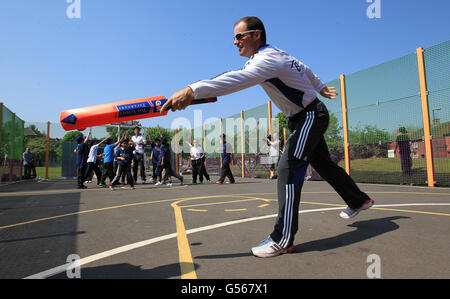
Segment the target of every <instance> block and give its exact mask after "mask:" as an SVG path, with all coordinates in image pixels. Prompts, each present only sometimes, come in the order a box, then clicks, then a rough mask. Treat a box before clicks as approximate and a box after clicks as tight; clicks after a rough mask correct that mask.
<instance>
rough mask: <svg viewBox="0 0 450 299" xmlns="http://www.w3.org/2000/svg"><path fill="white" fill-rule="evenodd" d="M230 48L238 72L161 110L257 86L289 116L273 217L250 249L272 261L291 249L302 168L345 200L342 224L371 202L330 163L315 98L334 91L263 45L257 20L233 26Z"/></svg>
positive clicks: (201, 84)
mask: <svg viewBox="0 0 450 299" xmlns="http://www.w3.org/2000/svg"><path fill="white" fill-rule="evenodd" d="M234 44H235V45H236V46H237V48H238V50H239V55H241V56H244V57H248V58H249V59H248V61H247V62H246V64H245V66H244V67H243V68H242V69H241V70H238V71H231V72H227V73H224V74H222V75H219V76H217V77H215V78H213V79H211V80H202V81H198V82H196V83H193V84H190V85H188V86H187V87H186V88H184V89H182V90H180V91H178V92H176V93H174V94H173V95H172V97H171V98H170V99H169V100H168V101H167V103H166V104H165V105H164V106H163V108H162V111H165V110H168V109H169V107H170V109H172V111H176V110H184V109H185V108H186V107H187V106H188V105H189V104H190V103H191V101H192V100H193V99H201V98H208V97H217V96H223V95H227V94H230V93H233V92H237V91H239V90H242V89H245V88H248V87H251V86H254V85H257V84H259V85H261V86H262V87H263V88H264V90H265V91H266V93H267V94H268V95H269V97H270V98H271V100H272V101H273V103H274V104H275V105H277V106H278V108H279V109H280V110H281V111H283V112H284V113H285V114H286V115H287V116H288V117H289V123H288V127H289V130H290V131H291V135H290V136H289V139H288V140H287V142H286V145H285V151H284V152H283V155H282V156H281V158H280V162H279V164H278V186H277V188H278V205H279V211H278V217H277V220H276V223H275V227H274V230H273V232H272V233H271V234H270V236H269V237H268V238H267V239H265V240H263V241H262V242H260V243H259V244H258V245H257V246H255V247H253V248H252V253H253V254H254V255H255V256H258V257H273V256H277V255H279V254H282V253H291V252H293V251H294V250H295V248H294V245H293V241H294V235H295V233H296V232H297V230H298V209H299V204H300V193H301V188H302V186H303V179H304V176H305V172H306V169H307V167H308V165H309V164H311V165H312V166H313V167H314V168H315V169H316V171H317V172H318V173H319V174H320V175H321V176H322V178H323V179H324V180H326V181H327V182H328V183H329V184H330V185H331V186H332V187H333V188H334V189H335V190H336V191H337V193H338V194H339V195H340V196H341V197H342V198H343V199H344V201H345V202H346V203H347V205H348V207H347V208H346V209H345V210H344V211H342V212H341V213H340V216H341V217H342V218H344V219H349V218H352V217H354V216H356V215H357V214H358V213H359V212H360V211H361V210H365V209H368V208H370V207H371V206H372V205H373V203H374V202H373V200H371V199H370V198H369V196H367V194H365V193H364V192H362V191H361V190H360V189H359V188H358V187H357V185H356V184H355V183H354V181H353V180H352V179H351V178H350V176H349V175H348V174H347V173H346V172H345V171H344V170H343V169H342V168H340V167H339V166H337V165H336V164H335V163H333V161H331V159H330V154H329V152H328V147H327V144H326V142H325V139H324V136H323V135H324V133H325V132H326V130H327V127H328V122H329V114H328V111H327V108H326V107H325V105H324V104H323V103H322V102H321V101H320V100H319V99H318V98H317V94H316V93H319V94H320V95H322V96H323V97H325V98H328V99H336V96H337V93H336V89H335V88H334V87H327V86H326V85H325V84H324V83H323V82H322V81H321V80H320V79H319V77H317V76H316V75H315V74H314V73H313V72H312V71H311V69H310V68H309V67H308V66H306V65H305V64H303V63H302V62H300V61H299V60H297V59H296V58H294V57H292V56H290V55H289V54H287V53H285V52H283V51H281V50H279V49H277V48H275V47H273V46H270V45H268V44H267V43H266V30H265V28H264V25H263V23H262V22H261V20H260V19H258V18H257V17H245V18H242V19H240V20H239V21H238V22H236V23H235V27H234Z"/></svg>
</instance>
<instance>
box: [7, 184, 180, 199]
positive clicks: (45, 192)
mask: <svg viewBox="0 0 450 299" xmlns="http://www.w3.org/2000/svg"><path fill="white" fill-rule="evenodd" d="M186 187H188V185H182V186H175V187H170V188H169V187H167V188H164V187H143V188H139V187H138V188H136V186H135V188H136V189H135V190H155V189H159V190H173V189H180V188H186ZM116 188H120V189H124V190H125V189H129V187H125V186H116ZM93 191H99V192H110V191H109V190H108V189H107V188H97V187H93V188H89V187H88V188H87V189H82V190H80V189H59V190H36V191H17V192H0V197H5V198H6V197H13V196H33V195H52V194H67V193H85V192H93Z"/></svg>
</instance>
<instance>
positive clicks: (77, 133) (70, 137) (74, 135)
mask: <svg viewBox="0 0 450 299" xmlns="http://www.w3.org/2000/svg"><path fill="white" fill-rule="evenodd" d="M78 136H83V133H81V132H80V131H70V132H68V133H66V135H64V137H63V139H62V142H68V141H73V142H75V141H76V140H75V139H76V138H77V137H78Z"/></svg>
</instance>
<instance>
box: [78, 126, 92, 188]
mask: <svg viewBox="0 0 450 299" xmlns="http://www.w3.org/2000/svg"><path fill="white" fill-rule="evenodd" d="M89 136H91V132H89V133H88V135H87V136H86V138H83V136H78V137H77V138H76V139H75V141H76V142H77V143H78V145H77V148H76V149H75V152H76V154H77V160H76V167H77V178H78V189H86V188H87V187H86V186H85V185H84V181H85V178H86V177H85V174H86V169H87V158H88V155H89V148H88V146H87V144H86V143H87V141H88V139H89Z"/></svg>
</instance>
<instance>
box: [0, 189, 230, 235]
mask: <svg viewBox="0 0 450 299" xmlns="http://www.w3.org/2000/svg"><path fill="white" fill-rule="evenodd" d="M226 196H227V195H226V194H225V195H211V196H199V197H187V198H182V199H181V200H183V201H185V200H196V199H209V198H220V197H226ZM176 200H180V198H174V199H162V200H155V201H146V202H138V203H131V204H124V205H118V206H111V207H105V208H99V209H92V210H85V211H79V212H73V213H67V214H62V215H56V216H51V217H45V218H39V219H34V220H30V221H24V222H20V223H15V224H9V225H5V226H0V230H1V229H5V228H11V227H16V226H21V225H26V224H31V223H37V222H43V221H47V220H54V219H58V218H63V217H69V216H75V215H82V214H87V213H94V212H100V211H107V210H113V209H119V208H126V207H133V206H141V205H149V204H154V203H162V202H171V201H176Z"/></svg>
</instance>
